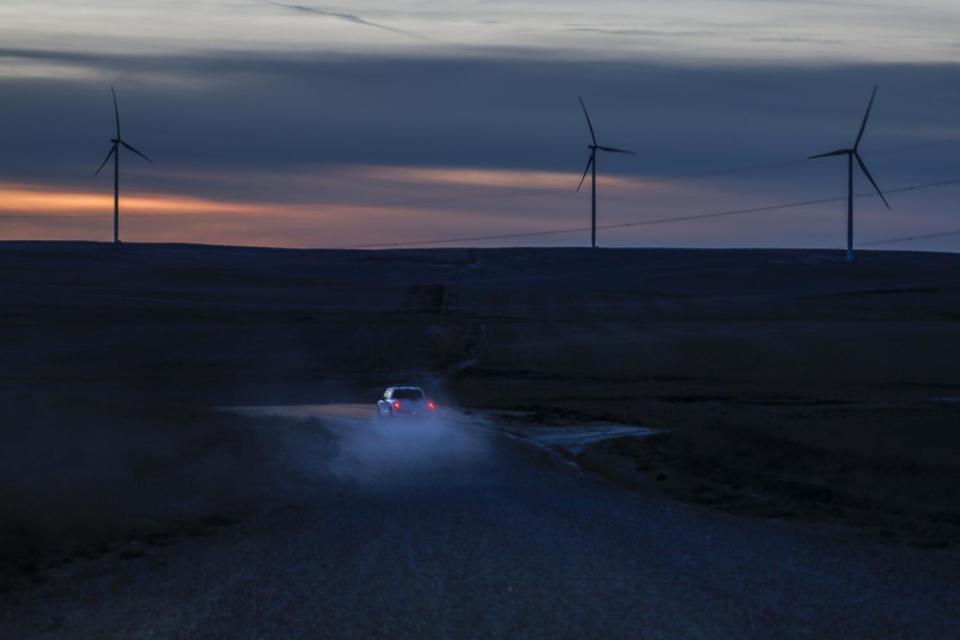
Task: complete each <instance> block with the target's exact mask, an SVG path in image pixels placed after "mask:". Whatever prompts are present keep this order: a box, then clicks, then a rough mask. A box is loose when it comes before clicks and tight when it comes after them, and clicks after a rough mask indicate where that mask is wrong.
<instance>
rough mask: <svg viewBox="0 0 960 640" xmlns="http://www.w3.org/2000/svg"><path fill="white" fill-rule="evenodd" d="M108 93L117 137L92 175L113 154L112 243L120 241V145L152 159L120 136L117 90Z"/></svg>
mask: <svg viewBox="0 0 960 640" xmlns="http://www.w3.org/2000/svg"><path fill="white" fill-rule="evenodd" d="M110 93H112V94H113V114H114V116H115V117H116V119H117V137H116V138H111V139H110V143H111V145H110V152H109V153H108V154H107V157H106V158H104V159H103V162H102V163H101V164H100V168H99V169H97V172H96V173H95V174H94V175H100V172H101V171H103V168H104V167H105V166H107V162H109V161H110V156H113V241H114V243H119V242H120V147H125V148H127V149H128V150H130V151H132V152H134V153H135V154H137V155H138V156H140V157H141V158H143V159H144V160H146V161H147V162H149V163H151V164H153V161H152V160H150V158H148V157H147V156H145V155H143V154H142V153H140V152H139V151H137V150H136V149H134V148H133V147H132V146H131V145H129V144H127V143H126V141H124V139H123V138H122V137H121V136H120V108H119V107H118V106H117V92H116V91H114V89H113V87H112V86H111V87H110Z"/></svg>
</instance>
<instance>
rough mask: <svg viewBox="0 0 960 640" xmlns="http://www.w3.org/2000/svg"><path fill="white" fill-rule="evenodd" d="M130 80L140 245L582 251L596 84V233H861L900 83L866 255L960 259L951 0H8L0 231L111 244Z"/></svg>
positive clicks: (703, 237)
mask: <svg viewBox="0 0 960 640" xmlns="http://www.w3.org/2000/svg"><path fill="white" fill-rule="evenodd" d="M111 85H113V86H115V87H116V90H117V93H118V95H119V103H120V109H121V118H122V125H123V129H122V130H123V137H124V138H125V139H126V140H127V141H128V142H130V143H131V144H133V145H134V146H135V147H137V148H138V149H140V150H142V151H143V152H144V153H146V154H147V155H148V156H149V157H150V158H151V159H152V160H153V163H152V164H147V163H146V162H145V161H143V160H141V159H140V158H138V157H136V156H134V155H133V154H130V153H122V155H121V208H122V214H121V215H122V218H121V235H122V237H123V238H124V239H125V240H128V241H142V242H167V241H171V242H203V243H215V244H241V245H261V246H288V247H367V246H381V245H406V244H407V243H409V244H410V245H411V246H434V245H433V244H429V243H432V242H434V241H442V242H437V243H436V244H437V245H440V244H447V245H451V246H463V245H473V246H518V245H524V246H554V245H565V246H569V245H574V246H582V245H585V244H587V243H588V242H589V232H588V231H587V230H586V229H587V228H588V227H589V215H590V209H589V207H590V195H589V179H588V183H587V184H586V185H585V187H586V188H584V189H583V190H581V191H580V192H579V193H578V192H577V191H576V188H577V183H578V182H579V180H580V176H581V174H582V172H583V170H584V166H585V163H586V161H587V154H588V150H587V148H586V145H587V144H588V143H589V132H588V130H587V126H586V122H585V120H584V117H583V113H582V112H581V111H580V106H579V103H578V101H577V96H578V95H579V96H582V97H583V99H584V101H585V102H586V104H587V106H588V108H589V110H590V115H591V118H592V119H593V123H594V126H595V128H596V130H597V134H598V137H599V140H600V143H601V144H608V145H612V146H618V147H625V148H628V149H631V150H635V151H636V152H637V155H636V156H623V155H612V154H602V155H601V156H600V157H599V159H598V169H599V175H600V178H599V183H598V220H599V224H600V225H601V229H600V232H599V238H600V244H601V245H602V246H609V247H620V246H690V247H734V246H742V247H758V246H776V247H837V248H840V247H841V246H843V244H844V242H845V240H844V233H845V202H843V201H842V198H843V197H844V196H845V191H846V167H845V162H844V161H843V160H842V159H838V158H831V159H824V160H815V161H811V160H807V156H809V155H812V154H815V153H819V152H824V151H830V150H833V149H836V148H839V147H846V146H849V145H850V144H852V142H853V139H854V138H855V136H856V133H857V129H858V127H859V124H860V119H861V118H862V115H863V112H864V109H865V108H866V103H867V100H868V98H869V96H870V92H871V90H872V87H873V86H874V85H879V91H878V95H877V100H876V104H875V107H874V109H873V112H872V115H871V119H870V122H869V124H868V126H867V130H866V134H865V137H864V141H863V144H862V147H861V151H862V153H863V156H864V159H865V160H866V162H867V165H868V166H869V168H870V171H871V173H872V174H873V175H874V177H875V178H876V179H877V181H878V182H879V184H880V185H881V187H882V188H884V189H885V190H889V191H890V193H889V195H888V200H889V201H890V204H891V209H890V210H887V209H886V208H884V207H883V204H882V203H881V202H880V200H879V199H878V198H876V197H875V196H870V195H869V191H870V185H869V183H867V181H866V180H865V179H863V178H862V176H860V175H857V176H856V183H855V184H856V191H857V192H858V193H862V194H864V197H860V198H858V199H857V202H856V240H857V243H858V244H862V245H863V246H873V247H876V248H890V249H895V248H903V249H922V250H946V251H957V250H960V215H958V213H960V212H958V207H957V202H958V200H960V3H957V2H956V1H955V0H949V1H948V0H925V1H920V2H911V3H904V2H902V1H886V0H877V1H870V0H863V1H853V0H850V1H848V0H839V1H835V2H833V1H820V0H699V1H697V0H673V1H672V2H669V3H664V2H652V1H650V2H646V1H638V0H632V1H622V2H612V1H605V0H599V1H595V2H592V3H583V2H576V3H574V2H572V1H568V0H559V1H556V0H555V1H551V2H543V1H537V2H531V1H528V2H499V1H493V2H490V1H484V2H476V1H475V2H456V3H449V2H443V3H441V2H432V1H426V0H413V1H391V2H386V1H383V2H378V1H373V2H371V1H363V0H361V1H354V2H349V3H343V4H329V3H326V2H322V3H314V2H310V1H308V0H295V1H291V2H279V1H278V2H266V1H261V0H192V1H189V2H187V1H185V0H184V1H181V0H167V1H138V0H85V1H72V0H4V1H3V2H2V3H0V240H3V239H83V240H109V239H110V238H111V237H112V172H111V171H109V170H107V171H104V172H103V173H101V174H100V175H99V176H94V172H95V171H96V169H97V167H98V166H99V164H100V162H101V161H102V160H103V158H104V156H105V155H106V154H107V152H108V151H109V149H110V138H111V137H112V136H113V135H114V131H113V126H114V125H113V113H112V103H111V97H110V86H111ZM954 180H957V182H951V181H954ZM934 183H944V184H934ZM923 185H932V186H925V187H924V188H921V189H915V190H909V189H908V188H910V187H914V186H923ZM837 198H840V199H841V200H836V199H837ZM813 201H817V202H816V203H813V204H808V205H803V206H791V207H787V208H775V209H769V210H763V211H755V212H752V213H743V214H739V213H735V212H738V211H741V210H744V209H766V208H767V207H771V206H777V205H781V204H792V203H801V202H813ZM824 201H825V202H824ZM728 212H729V213H731V215H720V216H713V217H701V216H704V215H708V216H712V214H717V213H728ZM674 218H681V220H673V219H674ZM953 231H956V232H957V233H955V234H951V233H949V232H953ZM540 232H556V233H546V234H544V235H530V234H536V233H540ZM945 232H946V234H945ZM511 234H517V236H518V237H504V236H509V235H511ZM926 236H930V237H926ZM893 240H896V241H895V242H887V241H893ZM417 243H428V244H424V245H420V244H417ZM871 243H879V244H871Z"/></svg>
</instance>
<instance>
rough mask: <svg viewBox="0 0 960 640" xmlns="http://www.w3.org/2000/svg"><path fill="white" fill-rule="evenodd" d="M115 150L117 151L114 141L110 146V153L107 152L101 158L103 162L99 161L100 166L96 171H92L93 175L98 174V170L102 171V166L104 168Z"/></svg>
mask: <svg viewBox="0 0 960 640" xmlns="http://www.w3.org/2000/svg"><path fill="white" fill-rule="evenodd" d="M116 152H117V145H116V143H114V144H113V145H112V146H111V147H110V153H108V154H107V157H106V158H104V159H103V162H101V163H100V168H99V169H97V172H96V173H94V174H93V175H95V176H98V175H100V172H101V171H103V168H104V167H105V166H107V162H109V161H110V158H111V157H112V156H113V154H115V153H116Z"/></svg>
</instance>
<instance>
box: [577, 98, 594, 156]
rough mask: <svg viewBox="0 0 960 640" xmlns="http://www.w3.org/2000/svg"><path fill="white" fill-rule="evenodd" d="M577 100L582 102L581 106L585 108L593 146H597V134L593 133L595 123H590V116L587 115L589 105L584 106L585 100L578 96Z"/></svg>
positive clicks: (584, 111)
mask: <svg viewBox="0 0 960 640" xmlns="http://www.w3.org/2000/svg"><path fill="white" fill-rule="evenodd" d="M577 100H579V101H580V106H581V107H583V115H585V116H586V117H587V126H588V127H590V138H591V139H592V140H593V144H594V145H596V144H597V134H595V133H594V132H593V123H592V122H590V114H589V113H587V105H585V104H583V98H581V97H580V96H577Z"/></svg>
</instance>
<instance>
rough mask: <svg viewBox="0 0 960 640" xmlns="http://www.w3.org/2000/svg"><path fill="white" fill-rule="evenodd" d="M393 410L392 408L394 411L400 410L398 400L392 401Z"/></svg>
mask: <svg viewBox="0 0 960 640" xmlns="http://www.w3.org/2000/svg"><path fill="white" fill-rule="evenodd" d="M393 408H394V409H399V408H400V401H399V400H395V401H394V403H393Z"/></svg>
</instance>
